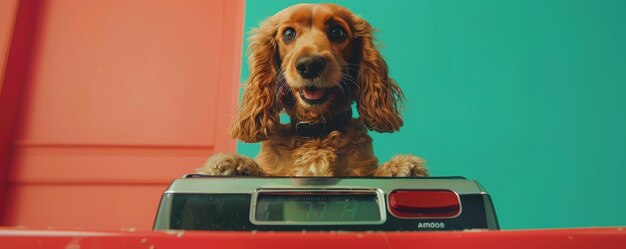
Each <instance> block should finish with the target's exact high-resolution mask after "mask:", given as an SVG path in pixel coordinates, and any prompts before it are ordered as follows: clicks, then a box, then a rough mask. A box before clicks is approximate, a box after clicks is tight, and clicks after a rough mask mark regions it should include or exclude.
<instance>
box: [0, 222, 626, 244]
mask: <svg viewBox="0 0 626 249" xmlns="http://www.w3.org/2000/svg"><path fill="white" fill-rule="evenodd" d="M0 245H2V248H16V249H19V248H24V249H26V248H81V249H85V248H117V249H123V248H148V249H157V248H158V249H163V248H185V249H193V248H220V249H223V248H272V249H277V248H289V249H293V248H316V249H318V248H359V249H366V248H377V249H379V248H440V249H441V248H507V249H510V248H533V249H540V248H603V249H606V248H626V232H625V231H624V228H623V227H614V228H585V229H583V228H578V229H551V230H518V231H458V232H188V231H168V232H164V231H160V232H152V231H150V232H95V231H93V232H92V231H55V230H19V229H0Z"/></svg>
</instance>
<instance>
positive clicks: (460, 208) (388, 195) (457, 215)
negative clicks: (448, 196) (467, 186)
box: [387, 189, 463, 220]
mask: <svg viewBox="0 0 626 249" xmlns="http://www.w3.org/2000/svg"><path fill="white" fill-rule="evenodd" d="M405 190H414V191H424V190H426V191H429V190H440V191H451V192H452V193H454V195H456V199H457V201H458V202H459V212H458V213H457V214H456V215H454V216H450V217H400V216H397V215H395V214H394V213H393V212H392V211H391V207H390V206H389V203H390V201H389V197H390V196H391V193H392V192H393V191H405ZM393 191H391V192H389V194H387V210H389V213H390V214H391V216H393V217H396V218H398V219H405V220H432V219H454V218H457V217H459V216H461V213H463V203H461V197H460V196H459V194H458V193H457V192H455V191H452V190H449V189H394V190H393Z"/></svg>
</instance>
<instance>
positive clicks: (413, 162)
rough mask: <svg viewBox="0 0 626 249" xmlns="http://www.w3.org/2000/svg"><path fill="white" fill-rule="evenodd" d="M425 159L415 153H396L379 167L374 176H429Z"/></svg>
mask: <svg viewBox="0 0 626 249" xmlns="http://www.w3.org/2000/svg"><path fill="white" fill-rule="evenodd" d="M424 164H425V163H424V160H423V159H421V158H419V157H416V156H413V155H396V156H394V157H393V158H391V160H389V161H388V162H386V163H384V164H383V165H381V166H380V168H378V170H377V171H376V173H374V176H428V170H427V169H426V167H424Z"/></svg>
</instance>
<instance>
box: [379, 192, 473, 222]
mask: <svg viewBox="0 0 626 249" xmlns="http://www.w3.org/2000/svg"><path fill="white" fill-rule="evenodd" d="M389 211H390V212H391V213H392V214H393V215H394V216H396V217H399V218H453V217H456V216H457V215H459V213H460V212H461V203H459V197H458V195H457V194H456V193H454V192H452V191H450V190H397V191H393V192H391V193H390V194H389Z"/></svg>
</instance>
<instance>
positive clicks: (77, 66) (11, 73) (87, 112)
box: [0, 0, 244, 230]
mask: <svg viewBox="0 0 626 249" xmlns="http://www.w3.org/2000/svg"><path fill="white" fill-rule="evenodd" d="M11 3H13V4H14V5H16V6H17V5H18V4H15V3H16V1H12V2H11V1H9V4H7V3H6V2H5V3H2V4H3V5H10V4H11ZM243 4H244V3H243V0H238V1H231V0H221V1H216V0H213V1H203V0H196V1H175V0H169V1H138V0H134V1H127V0H114V1H111V0H91V1H80V0H50V1H36V2H33V1H27V0H23V1H20V2H19V8H13V10H11V9H10V8H4V6H2V10H1V12H2V13H0V14H2V16H3V17H4V16H6V15H4V14H9V15H10V16H15V19H14V21H4V20H0V32H2V31H3V30H5V29H7V30H12V32H11V35H12V37H11V38H10V39H9V38H7V39H5V40H6V41H7V42H5V40H2V39H3V36H1V35H2V33H0V42H1V43H0V45H2V46H5V47H10V49H8V50H7V51H6V52H5V51H4V50H2V48H0V54H2V55H6V58H7V60H6V65H3V64H0V65H1V66H3V68H4V69H5V70H6V73H5V74H4V75H2V76H3V78H2V82H3V84H2V92H1V94H2V95H0V108H2V111H3V113H2V114H0V115H1V116H0V118H2V123H3V125H2V126H0V128H1V130H0V135H1V134H4V136H2V137H0V142H1V143H2V145H4V147H0V153H1V154H2V156H0V159H1V160H2V161H0V171H1V172H3V173H0V184H3V185H2V187H3V188H4V190H3V191H2V193H1V194H0V202H1V203H2V204H3V207H4V210H3V211H2V216H1V217H2V225H8V226H14V225H25V226H28V227H41V228H45V227H53V228H83V229H113V230H118V229H123V228H135V229H140V230H144V229H150V228H151V225H152V220H153V217H154V215H155V213H156V208H157V205H158V201H159V198H160V194H161V192H162V191H163V190H164V189H165V188H166V187H167V185H168V184H169V182H170V181H171V180H172V179H174V178H176V177H179V176H181V175H183V174H185V173H191V172H193V171H194V169H195V168H197V167H199V166H201V165H202V163H203V162H204V161H205V160H206V158H207V157H209V156H210V155H211V154H212V153H215V152H219V151H234V150H235V142H234V141H233V140H231V139H230V138H228V137H227V136H226V129H227V126H228V124H229V123H230V121H231V118H232V114H233V112H234V110H235V106H236V101H237V93H238V87H239V73H240V71H239V70H240V69H239V65H240V64H241V63H240V62H241V61H240V58H241V45H242V44H241V43H242V37H243V11H244V6H243ZM11 27H12V28H11ZM9 40H10V41H9ZM3 57H5V56H3ZM11 113H15V114H14V115H12V114H11Z"/></svg>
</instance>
